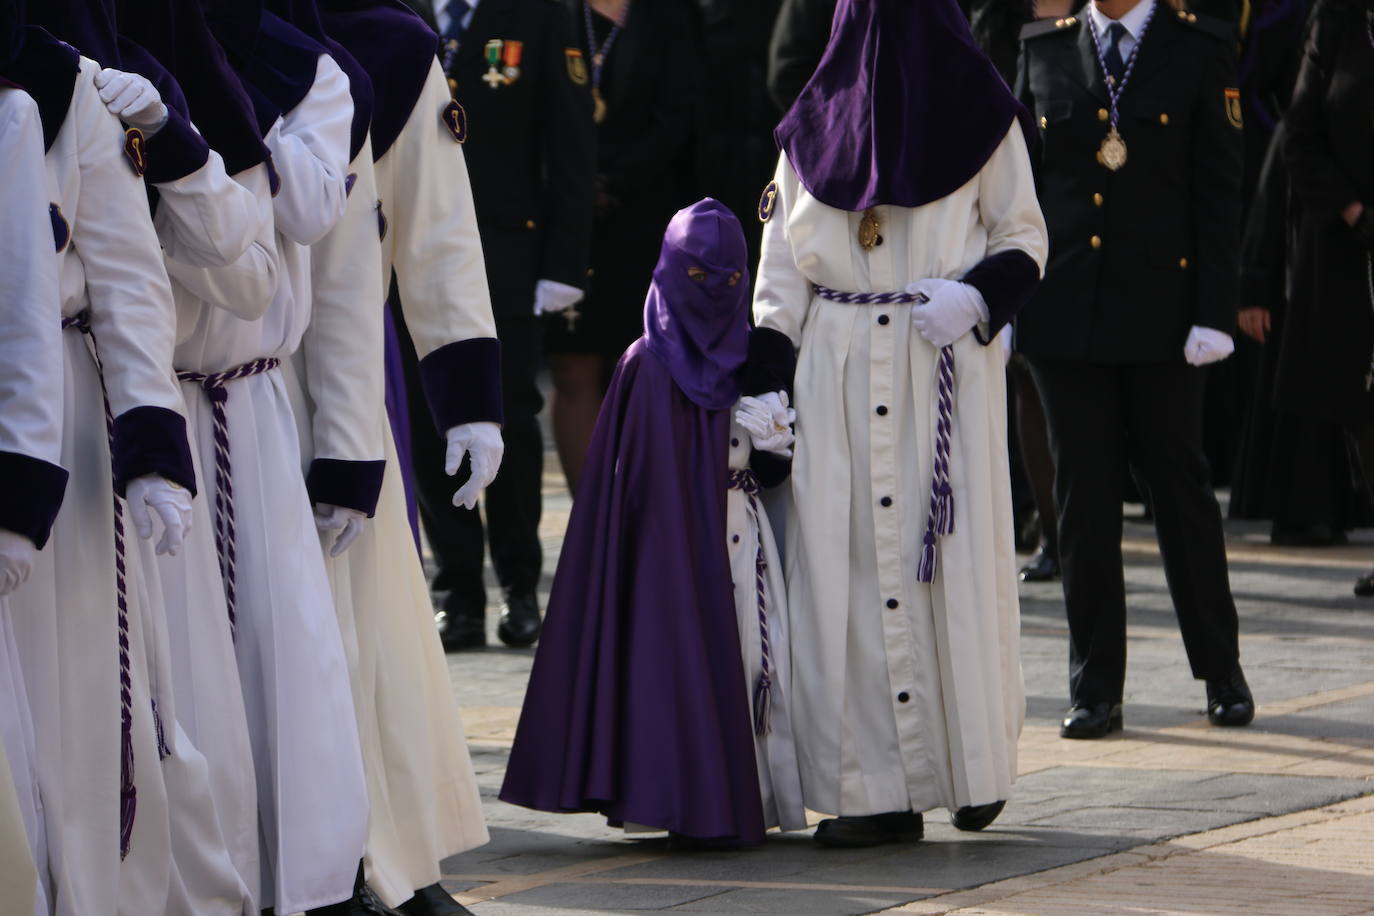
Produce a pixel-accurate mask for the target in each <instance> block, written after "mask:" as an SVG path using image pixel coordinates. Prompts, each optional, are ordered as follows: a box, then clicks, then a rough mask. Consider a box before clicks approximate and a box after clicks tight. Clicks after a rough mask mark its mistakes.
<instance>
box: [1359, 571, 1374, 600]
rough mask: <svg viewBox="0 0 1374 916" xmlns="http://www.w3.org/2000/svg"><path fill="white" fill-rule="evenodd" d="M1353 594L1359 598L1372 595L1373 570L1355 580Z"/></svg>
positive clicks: (1373, 586)
mask: <svg viewBox="0 0 1374 916" xmlns="http://www.w3.org/2000/svg"><path fill="white" fill-rule="evenodd" d="M1355 594H1357V595H1359V596H1360V597H1361V598H1369V597H1371V596H1374V572H1372V573H1370V574H1369V575H1367V576H1361V577H1360V578H1358V579H1356V580H1355Z"/></svg>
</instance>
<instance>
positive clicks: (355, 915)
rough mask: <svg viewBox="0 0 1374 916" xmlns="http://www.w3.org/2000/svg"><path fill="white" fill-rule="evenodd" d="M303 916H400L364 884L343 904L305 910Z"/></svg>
mask: <svg viewBox="0 0 1374 916" xmlns="http://www.w3.org/2000/svg"><path fill="white" fill-rule="evenodd" d="M305 916H400V913H399V912H398V911H397V910H393V909H392V908H391V907H389V906H387V905H386V904H385V903H382V901H381V900H379V899H377V895H376V894H374V893H373V892H372V888H370V887H368V886H367V885H365V884H364V885H362V886H361V887H359V888H358V889H356V890H355V891H354V892H353V896H352V898H350V899H348V900H345V901H344V902H343V903H334V904H330V905H329V906H321V907H316V908H315V909H313V910H306V911H305Z"/></svg>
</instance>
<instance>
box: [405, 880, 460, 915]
mask: <svg viewBox="0 0 1374 916" xmlns="http://www.w3.org/2000/svg"><path fill="white" fill-rule="evenodd" d="M397 909H398V910H400V911H401V912H402V913H404V914H405V916H461V914H463V913H467V914H469V916H471V914H472V910H469V909H468V908H467V907H465V906H463V905H462V904H461V903H459V902H458V901H457V900H454V899H453V895H452V894H450V893H449V892H448V891H446V890H444V889H443V887H442V886H441V885H438V884H431V885H430V886H429V887H422V888H420V889H419V890H418V891H416V892H415V896H414V897H411V898H410V899H409V900H407V901H406V902H405V903H403V904H401V905H400V906H399V907H397Z"/></svg>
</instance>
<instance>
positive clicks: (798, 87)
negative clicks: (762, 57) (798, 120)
mask: <svg viewBox="0 0 1374 916" xmlns="http://www.w3.org/2000/svg"><path fill="white" fill-rule="evenodd" d="M834 18H835V0H782V8H781V9H780V10H779V11H778V21H777V25H775V26H774V28H773V40H772V41H771V42H770V44H769V47H768V94H769V95H771V96H772V97H773V104H774V105H777V106H778V110H779V111H783V112H785V111H787V109H789V108H791V107H792V103H793V102H795V101H796V100H797V96H799V95H801V91H802V87H804V86H805V85H806V84H807V82H808V81H809V80H810V79H811V74H812V73H815V72H816V64H818V63H820V61H821V55H822V54H824V53H825V46H826V45H827V44H828V43H829V42H830V21H831V20H832V19H834Z"/></svg>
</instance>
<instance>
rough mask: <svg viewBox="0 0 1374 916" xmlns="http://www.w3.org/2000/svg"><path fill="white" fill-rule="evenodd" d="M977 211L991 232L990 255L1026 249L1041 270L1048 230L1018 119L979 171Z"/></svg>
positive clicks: (1045, 257)
mask: <svg viewBox="0 0 1374 916" xmlns="http://www.w3.org/2000/svg"><path fill="white" fill-rule="evenodd" d="M978 210H979V214H980V216H981V217H982V221H983V225H984V227H986V228H987V231H988V254H989V255H994V254H997V253H998V252H1001V251H1010V250H1012V249H1016V250H1019V251H1024V252H1025V253H1026V254H1027V255H1029V256H1030V257H1031V258H1032V259H1033V260H1034V261H1035V263H1036V264H1038V265H1039V266H1040V270H1041V272H1043V271H1044V269H1045V261H1046V260H1047V259H1048V258H1049V244H1050V243H1049V230H1048V229H1046V228H1045V215H1044V213H1042V212H1041V210H1040V199H1039V197H1038V196H1037V195H1036V192H1035V176H1034V175H1033V174H1032V172H1031V162H1030V153H1029V152H1028V150H1027V149H1026V137H1025V134H1024V133H1023V132H1022V130H1021V124H1020V122H1019V121H1017V120H1015V119H1013V120H1012V123H1011V130H1010V131H1008V132H1007V136H1006V138H1005V139H1004V140H1003V141H1002V143H1001V144H1000V145H999V146H998V147H997V150H996V151H995V152H994V153H993V154H992V158H991V159H989V160H988V161H987V164H986V165H984V166H983V170H982V171H981V172H979V173H978Z"/></svg>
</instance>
